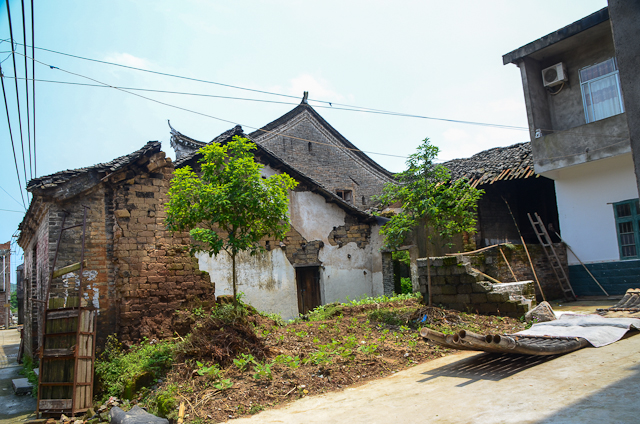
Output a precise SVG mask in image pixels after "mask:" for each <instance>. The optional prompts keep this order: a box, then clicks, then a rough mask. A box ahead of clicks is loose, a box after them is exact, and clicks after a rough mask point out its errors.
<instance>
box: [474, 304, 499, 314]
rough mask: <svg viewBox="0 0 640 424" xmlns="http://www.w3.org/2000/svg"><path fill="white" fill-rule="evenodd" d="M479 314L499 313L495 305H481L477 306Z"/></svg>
mask: <svg viewBox="0 0 640 424" xmlns="http://www.w3.org/2000/svg"><path fill="white" fill-rule="evenodd" d="M475 308H476V310H477V311H478V312H479V313H485V314H495V313H497V312H498V307H497V305H496V304H495V303H481V304H479V305H476V306H475Z"/></svg>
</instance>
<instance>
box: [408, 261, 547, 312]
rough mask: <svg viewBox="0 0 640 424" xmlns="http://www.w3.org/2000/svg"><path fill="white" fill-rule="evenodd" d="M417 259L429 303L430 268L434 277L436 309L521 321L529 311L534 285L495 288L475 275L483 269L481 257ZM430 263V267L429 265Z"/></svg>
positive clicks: (422, 285) (432, 296)
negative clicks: (441, 306)
mask: <svg viewBox="0 0 640 424" xmlns="http://www.w3.org/2000/svg"><path fill="white" fill-rule="evenodd" d="M430 259H431V261H427V259H426V258H424V259H418V261H417V262H418V274H419V276H420V292H421V293H422V295H423V296H424V298H425V299H428V296H429V290H428V280H427V279H428V277H427V267H429V269H430V273H431V299H432V302H433V303H434V304H436V305H438V304H441V305H444V306H446V307H447V308H451V309H456V310H458V311H463V312H476V313H484V314H499V315H503V316H511V317H516V318H519V317H521V316H523V315H524V314H525V313H526V312H527V311H528V310H529V308H530V306H531V304H532V302H531V299H532V298H533V295H534V291H533V285H534V284H533V282H532V281H526V282H525V281H523V282H521V283H513V284H493V283H492V282H489V281H486V278H485V277H484V276H483V275H482V274H480V273H478V272H476V271H474V270H473V269H476V270H479V269H478V268H483V263H482V260H481V259H480V258H479V257H464V256H443V257H435V258H430ZM428 262H429V265H427V263H428Z"/></svg>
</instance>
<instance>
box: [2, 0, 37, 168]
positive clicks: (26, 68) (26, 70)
mask: <svg viewBox="0 0 640 424" xmlns="http://www.w3.org/2000/svg"><path fill="white" fill-rule="evenodd" d="M7 1H8V0H7ZM21 3H22V37H23V39H24V46H23V47H24V78H25V80H24V93H25V97H26V100H27V143H29V177H31V178H32V179H33V158H32V155H31V122H30V121H31V120H30V119H29V64H28V61H27V24H26V22H25V15H24V0H21ZM32 44H33V43H32ZM16 76H17V74H16Z"/></svg>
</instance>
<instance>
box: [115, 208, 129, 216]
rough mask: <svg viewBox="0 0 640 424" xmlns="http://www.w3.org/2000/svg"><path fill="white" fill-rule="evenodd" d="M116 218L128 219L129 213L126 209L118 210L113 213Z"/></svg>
mask: <svg viewBox="0 0 640 424" xmlns="http://www.w3.org/2000/svg"><path fill="white" fill-rule="evenodd" d="M114 214H115V216H116V218H129V217H130V216H131V213H130V212H129V211H128V210H126V209H118V210H117V211H115V212H114Z"/></svg>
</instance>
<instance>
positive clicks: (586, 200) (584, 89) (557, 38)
mask: <svg viewBox="0 0 640 424" xmlns="http://www.w3.org/2000/svg"><path fill="white" fill-rule="evenodd" d="M631 3H634V4H637V2H631ZM634 8H635V10H636V12H637V11H638V7H632V9H634ZM639 19H640V15H638V14H636V15H635V18H633V22H634V25H635V26H636V27H637V22H638V20H639ZM612 26H613V27H614V28H613V29H614V30H615V26H616V25H615V23H614V22H612V20H611V19H610V16H609V10H608V9H607V8H604V9H602V10H599V11H598V12H596V13H593V14H592V15H589V16H587V17H585V18H583V19H581V20H579V21H577V22H574V23H572V24H570V25H568V26H566V27H564V28H561V29H559V30H558V31H555V32H553V33H551V34H548V35H546V36H544V37H542V38H540V39H538V40H535V41H533V42H531V43H529V44H527V45H525V46H522V47H520V48H518V49H516V50H514V51H512V52H510V53H508V54H506V55H504V56H503V62H504V64H505V65H506V64H510V63H513V64H516V65H517V66H518V67H519V68H520V72H521V75H522V85H523V89H524V97H525V103H526V108H527V118H528V121H529V130H530V136H531V140H532V141H531V148H532V152H533V162H534V168H535V172H536V173H538V174H540V175H542V176H544V177H548V178H550V179H552V180H554V182H555V190H556V198H557V204H558V217H559V227H560V228H559V229H560V230H561V235H562V237H563V239H564V240H565V241H566V242H567V243H568V244H569V246H570V247H571V248H572V249H573V251H574V252H575V254H576V255H577V256H576V255H573V254H571V253H570V252H569V254H568V264H569V274H570V275H569V278H570V280H571V283H572V285H573V288H574V290H575V292H576V294H578V295H600V294H602V291H600V290H599V288H598V287H597V285H596V284H595V282H593V280H592V279H591V278H590V277H589V276H588V274H587V273H586V272H585V271H584V269H583V268H582V266H581V265H580V262H579V259H580V260H582V261H583V262H584V263H586V264H587V266H588V267H589V269H590V270H591V271H592V272H593V274H594V275H595V276H596V277H597V278H598V280H599V281H600V283H601V284H602V285H603V286H604V287H605V288H606V289H607V291H608V292H609V293H610V294H621V293H624V292H625V290H626V289H627V288H630V287H637V285H638V284H639V283H640V272H639V271H640V255H639V253H640V250H639V249H640V244H639V242H640V240H639V239H640V232H639V231H640V227H639V225H638V217H640V207H639V203H638V186H637V184H636V176H635V173H634V161H633V157H632V152H631V144H630V132H629V125H628V122H627V120H628V117H627V113H626V111H627V109H630V108H629V107H628V106H627V104H628V103H627V102H626V101H627V100H628V99H623V97H624V93H626V92H627V90H629V91H633V90H637V87H638V83H639V80H638V76H637V75H638V74H637V69H636V70H634V74H633V77H632V78H629V79H628V80H627V81H623V80H622V79H621V78H620V75H621V70H620V67H619V66H620V63H619V62H618V56H620V55H624V53H623V52H622V51H619V50H618V47H620V48H622V47H623V44H619V43H617V42H614V35H613V34H612ZM614 32H615V31H614ZM634 43H635V46H634V48H636V49H637V39H636V40H635V41H634ZM625 57H626V56H625ZM634 107H635V108H637V104H634ZM629 121H631V120H629Z"/></svg>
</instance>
